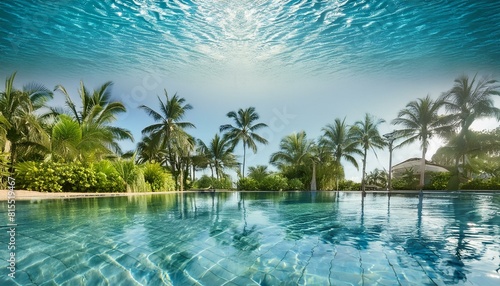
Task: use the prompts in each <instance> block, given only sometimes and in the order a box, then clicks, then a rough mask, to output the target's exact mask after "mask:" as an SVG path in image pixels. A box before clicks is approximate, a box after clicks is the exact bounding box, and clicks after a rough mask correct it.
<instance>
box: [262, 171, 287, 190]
mask: <svg viewBox="0 0 500 286" xmlns="http://www.w3.org/2000/svg"><path fill="white" fill-rule="evenodd" d="M259 189H260V190H264V191H284V190H287V189H288V180H287V179H286V178H284V177H283V176H281V175H276V174H273V175H269V176H267V177H265V178H264V179H263V180H262V181H261V182H260V183H259Z"/></svg>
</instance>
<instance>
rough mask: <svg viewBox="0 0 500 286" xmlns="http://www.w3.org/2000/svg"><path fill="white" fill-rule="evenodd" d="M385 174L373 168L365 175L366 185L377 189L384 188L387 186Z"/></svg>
mask: <svg viewBox="0 0 500 286" xmlns="http://www.w3.org/2000/svg"><path fill="white" fill-rule="evenodd" d="M387 177H388V175H387V172H386V171H384V170H379V169H377V168H375V169H374V170H373V171H371V172H370V173H369V174H368V175H366V183H367V184H370V185H375V186H378V187H385V186H386V185H387Z"/></svg>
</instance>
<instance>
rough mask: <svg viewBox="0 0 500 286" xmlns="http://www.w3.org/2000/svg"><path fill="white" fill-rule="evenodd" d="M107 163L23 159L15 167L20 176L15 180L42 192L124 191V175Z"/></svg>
mask: <svg viewBox="0 0 500 286" xmlns="http://www.w3.org/2000/svg"><path fill="white" fill-rule="evenodd" d="M106 164H107V163H102V165H99V166H98V167H84V166H83V165H82V164H81V163H76V162H75V163H71V164H66V163H55V162H23V163H19V164H17V166H16V178H17V179H18V180H17V181H16V183H17V182H19V186H20V187H21V188H24V189H28V190H33V191H39V192H123V191H125V183H124V181H123V180H122V178H121V177H120V176H119V175H118V173H117V172H116V171H113V170H114V169H113V168H111V169H109V168H108V167H109V166H106ZM94 168H96V169H94ZM100 170H103V171H104V172H102V171H100ZM105 172H108V174H106V173H105Z"/></svg>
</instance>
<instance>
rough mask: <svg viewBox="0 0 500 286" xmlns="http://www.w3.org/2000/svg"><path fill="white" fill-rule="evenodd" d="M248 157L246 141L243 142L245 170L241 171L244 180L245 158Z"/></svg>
mask: <svg viewBox="0 0 500 286" xmlns="http://www.w3.org/2000/svg"><path fill="white" fill-rule="evenodd" d="M246 155H247V144H246V142H245V141H243V170H241V174H242V177H243V179H245V158H246Z"/></svg>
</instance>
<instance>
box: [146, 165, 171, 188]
mask: <svg viewBox="0 0 500 286" xmlns="http://www.w3.org/2000/svg"><path fill="white" fill-rule="evenodd" d="M142 172H143V174H144V181H145V182H146V184H148V185H149V188H151V191H153V192H162V191H173V190H175V182H174V180H173V178H172V175H171V174H170V173H168V172H167V171H165V170H164V169H163V167H162V166H160V164H158V163H146V164H144V166H143V168H142Z"/></svg>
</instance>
